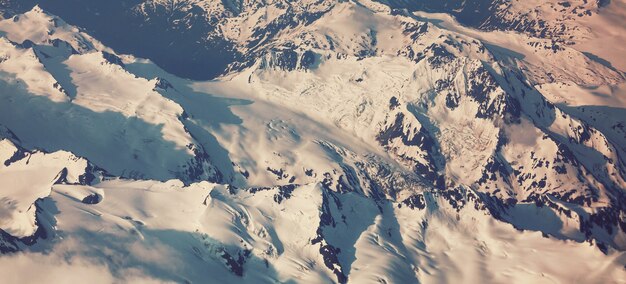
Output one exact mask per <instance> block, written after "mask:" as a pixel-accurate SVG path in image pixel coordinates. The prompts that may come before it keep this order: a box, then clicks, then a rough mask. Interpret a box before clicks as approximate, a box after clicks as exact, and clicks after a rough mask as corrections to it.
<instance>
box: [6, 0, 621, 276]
mask: <svg viewBox="0 0 626 284" xmlns="http://www.w3.org/2000/svg"><path fill="white" fill-rule="evenodd" d="M255 3H256V4H255ZM134 4H137V5H131V6H130V7H132V11H134V12H135V13H141V15H144V16H145V17H147V18H148V19H154V20H157V21H160V20H163V18H161V15H162V13H165V14H167V13H172V14H174V15H179V13H180V14H184V15H188V16H192V15H194V14H195V13H196V12H194V11H195V9H196V8H201V9H202V10H203V11H205V12H207V11H209V12H207V13H208V15H211V16H210V17H208V18H204V19H213V20H216V19H214V18H213V17H216V18H219V17H221V16H218V15H228V17H227V18H228V20H227V21H225V22H220V24H223V26H222V25H217V26H219V29H216V30H215V33H217V34H219V35H220V37H219V38H222V39H223V38H228V41H229V42H230V43H233V44H234V46H233V48H235V49H236V50H237V51H238V52H241V54H242V56H241V57H239V58H238V59H237V62H235V63H233V64H231V65H230V66H229V73H228V74H227V75H225V76H223V77H220V78H218V79H216V80H212V81H191V80H187V79H182V78H180V77H178V76H176V75H173V74H170V73H168V72H167V71H165V70H164V69H161V68H160V67H158V66H157V65H156V64H155V63H153V62H152V61H151V60H147V59H141V58H138V57H135V56H133V55H121V54H118V53H116V51H114V50H112V49H110V48H108V47H106V46H104V45H103V44H102V43H100V42H99V41H97V40H95V39H93V38H92V37H91V36H89V35H88V34H87V33H85V32H84V31H81V30H80V29H78V28H75V27H73V26H71V25H69V24H67V23H65V22H64V21H62V20H61V19H59V18H58V17H56V16H52V15H50V14H47V13H46V12H44V11H42V10H41V9H40V8H39V7H36V8H34V9H33V10H32V11H29V12H27V13H25V14H20V15H16V16H15V17H13V18H11V19H7V20H3V21H0V31H2V32H3V34H2V36H1V37H0V58H2V59H1V60H0V72H2V73H0V90H1V91H2V92H0V124H2V125H5V126H7V127H8V129H10V131H9V130H2V131H0V134H1V135H2V136H0V137H4V139H3V140H1V142H0V160H5V161H6V162H4V165H5V167H4V168H0V184H2V185H5V184H11V185H17V186H11V187H10V189H6V190H3V191H2V192H0V197H5V196H6V198H8V199H6V198H5V199H3V200H6V202H4V203H3V204H2V212H0V213H2V215H3V216H5V215H6V216H10V218H7V219H3V223H0V225H1V227H0V230H1V231H0V232H1V233H2V239H1V240H2V241H3V242H2V246H1V247H2V249H3V252H13V251H16V250H22V251H23V254H19V255H8V256H2V257H0V262H2V263H4V262H6V263H15V264H17V265H18V268H20V269H22V268H24V267H28V266H30V265H34V264H37V265H38V266H41V267H46V269H49V270H51V271H52V272H53V275H57V274H55V273H56V272H55V271H58V270H57V269H55V266H58V267H61V268H63V267H65V266H64V265H67V264H68V263H79V264H80V269H81V270H83V269H84V271H87V272H86V273H97V274H98V275H102V277H103V278H102V279H105V280H104V281H105V282H107V281H106V279H117V280H118V281H139V280H154V281H174V282H186V281H189V282H200V281H205V280H206V279H207V277H214V278H215V280H216V281H217V280H219V281H222V282H235V281H239V280H245V281H249V282H254V283H258V282H272V281H280V282H288V281H296V282H341V283H343V282H346V281H350V282H355V283H360V282H394V283H395V282H416V281H418V282H457V281H461V280H467V281H472V282H478V281H486V282H503V281H506V280H505V279H513V280H514V281H517V282H523V281H540V282H548V281H558V282H572V281H575V280H585V281H589V282H610V281H613V282H616V283H619V281H620V280H622V279H626V278H625V277H626V276H625V275H624V270H623V267H624V265H625V264H626V258H625V257H624V255H623V251H624V249H625V248H626V219H625V218H626V204H624V200H626V198H625V196H624V195H625V192H624V190H625V189H626V181H625V179H626V162H625V161H624V160H623V157H624V154H626V153H625V151H626V149H624V145H626V136H623V135H621V134H623V128H621V129H620V128H619V127H612V126H608V125H607V124H604V123H602V122H594V120H597V119H594V115H595V116H597V114H594V113H593V112H592V113H590V112H589V111H585V109H584V108H581V109H572V107H571V106H567V105H564V104H558V101H556V98H558V97H559V96H560V95H562V94H563V92H562V91H561V90H559V89H558V86H559V84H565V83H563V82H569V83H568V84H570V86H571V87H572V88H573V89H576V88H578V90H579V91H580V92H581V93H582V94H583V95H581V96H582V97H577V98H576V99H579V100H581V101H584V99H585V98H590V96H591V95H592V94H590V93H589V91H588V89H589V88H587V89H585V88H584V87H583V86H584V85H587V84H589V85H593V86H599V87H598V88H608V89H609V90H614V89H615V90H618V89H619V84H623V82H624V74H623V72H621V71H619V70H618V69H616V68H614V67H612V66H609V65H606V64H601V63H599V62H597V61H594V60H592V59H590V58H589V56H588V55H586V54H584V53H582V52H580V51H579V50H577V49H576V48H574V47H569V46H567V47H563V49H559V50H557V51H553V50H551V49H548V50H546V49H542V48H536V46H533V45H532V42H533V41H536V40H538V39H535V38H531V37H528V36H527V35H523V34H517V33H502V32H484V31H476V30H471V29H467V28H464V27H460V26H455V28H450V27H449V26H448V25H449V24H450V23H454V22H453V21H449V22H445V21H444V22H439V23H437V22H434V21H433V20H432V19H429V18H424V17H422V16H424V15H425V14H419V13H417V14H410V13H407V12H402V13H396V12H391V11H388V10H385V7H384V6H381V5H379V4H376V3H373V2H369V1H359V2H354V1H346V2H337V3H335V2H332V1H302V2H298V3H295V2H290V1H276V2H272V3H271V4H261V3H257V2H256V1H250V2H246V1H244V2H232V3H231V2H220V3H216V2H207V1H142V2H141V3H134ZM189 7H192V8H189ZM165 8H167V9H165ZM210 11H212V12H210ZM281 15H285V16H281ZM420 15H421V16H420ZM426 16H430V15H426ZM177 17H178V16H172V18H168V21H169V20H172V22H171V23H170V24H171V26H172V27H178V24H179V23H180V22H178V21H177V20H176V19H177ZM185 19H188V20H190V21H191V20H192V19H200V18H194V17H191V18H185ZM202 21H204V20H202ZM192 22H193V23H194V25H195V24H196V22H195V20H193V21H192ZM189 23H190V22H187V24H189ZM216 23H217V22H210V24H209V25H210V26H211V27H216ZM259 23H261V24H259ZM170 24H168V25H170ZM183 26H184V25H182V26H180V27H183ZM502 35H505V36H502ZM501 36H502V38H501V39H499V40H500V41H498V39H497V38H498V37H501ZM511 39H512V42H513V43H512V44H510V45H507V46H500V45H498V44H499V43H501V42H504V41H507V40H511ZM547 41H549V40H544V42H547ZM514 50H515V51H514ZM517 51H522V52H523V53H516V52H517ZM243 54H245V56H243ZM520 54H521V55H522V56H520ZM192 57H193V56H192ZM566 58H567V59H568V60H569V61H567V62H568V64H562V62H564V60H565V59H566ZM540 59H542V60H540ZM219 64H220V63H218V65H219ZM547 74H550V76H547ZM555 86H556V87H555ZM602 86H604V87H602ZM606 86H611V87H606ZM615 86H618V87H615ZM581 90H582V91H581ZM611 92H612V91H611ZM567 101H568V102H573V101H574V100H572V99H570V100H567ZM607 101H609V99H607ZM615 101H620V97H619V94H617V95H615ZM617 109H618V110H617V111H616V113H617V114H619V113H620V112H619V109H620V108H619V107H617ZM596 112H601V111H598V110H596ZM583 113H584V114H583ZM604 115H605V116H606V117H608V118H610V119H612V120H613V122H612V123H613V126H615V125H619V123H626V122H623V118H620V117H619V116H618V115H615V116H614V115H612V114H611V113H604ZM620 131H621V132H620ZM35 149H40V150H35ZM70 152H71V153H70ZM72 153H75V154H76V155H79V156H81V157H84V158H77V157H76V156H74V154H72ZM31 159H32V161H33V162H30V160H31ZM87 160H89V162H87ZM0 162H2V161H0ZM91 163H94V164H95V165H98V166H99V167H102V169H103V170H100V168H98V167H96V166H94V165H92V164H91ZM104 171H106V172H108V173H110V174H112V175H115V176H118V177H119V178H106V179H104V178H101V176H104ZM3 172H4V173H5V174H4V176H5V179H2V175H3ZM33 173H36V174H33ZM18 175H24V176H27V175H28V176H31V175H32V176H36V177H37V178H36V179H32V180H31V179H17V181H14V180H13V179H14V178H13V177H15V176H18ZM86 176H93V177H92V178H86ZM107 179H108V180H107ZM133 179H136V180H133ZM207 181H210V182H219V183H222V184H223V185H217V184H213V183H209V182H207ZM14 182H19V183H14ZM50 188H52V190H50ZM11 198H13V199H15V198H17V199H16V200H19V202H16V201H12V200H10V199H11ZM13 205H15V206H13ZM37 208H38V210H37ZM35 211H37V213H35ZM4 220H8V221H4ZM37 232H39V233H37ZM112 239H115V240H118V239H119V240H125V241H123V242H112V241H111V240H112ZM128 252H130V253H128ZM565 254H568V255H570V254H571V255H572V257H567V258H564V257H563V256H564V255H565ZM68 255H69V256H70V257H69V258H70V259H68V258H67V257H65V258H64V256H68ZM164 260H167V261H164ZM589 260H591V261H589ZM564 261H566V262H567V263H566V264H567V265H566V266H567V267H575V268H576V270H575V271H574V270H573V269H572V270H569V269H562V267H563V262H564ZM0 267H5V266H4V265H0ZM6 267H13V266H6ZM516 267H523V269H515V268H516ZM2 269H4V268H2ZM7 269H8V268H7ZM76 269H77V270H78V268H76ZM224 272H229V273H224ZM16 277H17V278H15V281H20V279H22V278H20V275H18V276H16ZM468 279H471V280H468ZM59 281H65V280H64V279H62V278H59ZM111 281H113V280H111ZM622 282H623V281H622Z"/></svg>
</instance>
